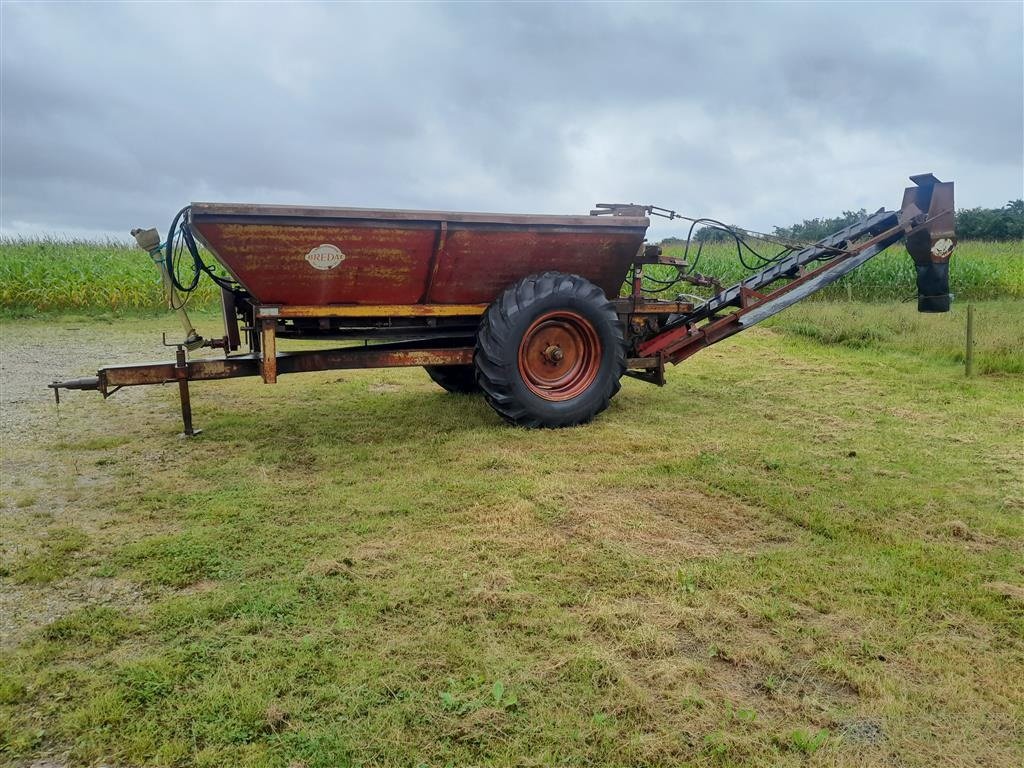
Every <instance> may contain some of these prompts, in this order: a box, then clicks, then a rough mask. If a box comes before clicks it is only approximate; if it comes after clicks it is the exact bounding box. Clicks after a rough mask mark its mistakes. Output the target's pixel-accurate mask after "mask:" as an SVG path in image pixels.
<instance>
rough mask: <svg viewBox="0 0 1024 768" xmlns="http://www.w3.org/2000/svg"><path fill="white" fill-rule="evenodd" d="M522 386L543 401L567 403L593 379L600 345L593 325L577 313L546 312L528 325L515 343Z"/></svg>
mask: <svg viewBox="0 0 1024 768" xmlns="http://www.w3.org/2000/svg"><path fill="white" fill-rule="evenodd" d="M518 364H519V373H520V375H521V376H522V379H523V383H524V384H526V386H527V387H528V388H529V389H530V391H531V392H533V393H534V394H535V395H537V396H538V397H542V398H544V399H545V400H554V401H561V400H571V399H572V398H574V397H577V396H578V395H579V394H580V393H582V392H584V391H585V390H586V389H587V388H588V387H589V386H590V385H591V384H593V383H594V380H595V379H596V378H597V372H598V370H599V369H600V367H601V342H600V340H599V339H598V336H597V330H596V329H595V328H594V326H593V324H592V323H591V322H590V321H589V320H587V319H586V318H585V317H583V316H582V315H580V314H579V313H577V312H569V311H563V310H558V311H554V312H547V313H545V314H543V315H541V316H540V317H538V318H537V319H536V320H534V321H533V323H532V324H531V325H530V327H529V328H527V329H526V332H525V333H524V334H523V338H522V340H521V341H520V343H519V354H518Z"/></svg>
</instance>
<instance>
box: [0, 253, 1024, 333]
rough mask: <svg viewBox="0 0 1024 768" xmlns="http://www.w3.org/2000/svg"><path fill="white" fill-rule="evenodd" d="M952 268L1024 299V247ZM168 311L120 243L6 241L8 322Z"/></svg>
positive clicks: (729, 277)
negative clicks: (63, 314) (77, 313)
mask: <svg viewBox="0 0 1024 768" xmlns="http://www.w3.org/2000/svg"><path fill="white" fill-rule="evenodd" d="M667 252H668V253H669V254H670V255H674V256H681V255H682V248H681V247H680V246H673V247H670V248H668V249H667ZM767 252H768V251H767V250H766V253H767ZM208 260H210V259H208ZM692 260H693V254H691V261H692ZM211 261H212V260H211ZM951 264H952V266H951V268H950V274H951V277H950V283H951V286H952V290H953V292H954V293H955V294H956V295H957V297H958V298H959V299H960V300H966V299H975V300H976V299H993V298H1024V243H1019V242H1008V243H994V242H993V243H988V242H966V243H961V244H960V245H959V247H958V249H957V251H956V253H955V256H954V258H953V261H952V262H951ZM697 270H698V271H700V272H705V273H708V274H712V275H717V276H719V277H721V278H722V279H723V281H724V282H725V283H726V284H730V283H733V282H736V281H738V280H739V279H741V278H742V277H744V276H746V275H747V274H748V273H747V272H746V271H745V270H744V269H743V268H742V266H741V265H740V263H739V261H738V260H737V258H736V252H735V249H734V248H732V247H730V246H728V245H724V244H711V245H708V246H707V247H705V249H704V253H703V255H702V256H701V259H700V262H699V264H698V265H697ZM677 290H690V289H689V288H686V287H685V286H684V287H683V288H682V289H677ZM693 292H695V293H700V291H697V290H694V291H693ZM704 293H705V294H706V293H707V292H706V291H704ZM819 295H820V296H823V297H825V298H844V299H845V298H852V299H856V300H862V301H886V300H891V299H904V298H906V297H908V296H912V295H916V287H915V281H914V270H913V264H912V262H911V260H910V257H909V256H908V255H907V254H906V251H905V249H904V248H903V247H902V246H899V247H896V248H891V249H890V250H889V251H886V252H885V253H883V254H881V255H880V256H878V257H876V258H875V259H873V260H872V261H871V262H869V263H868V264H867V265H866V266H864V267H862V268H861V269H859V270H857V271H855V272H853V273H852V274H850V275H849V276H847V277H846V278H844V279H843V280H842V281H840V282H839V283H837V284H836V285H833V286H830V287H829V288H827V289H826V290H825V291H823V292H822V293H821V294H819ZM218 297H219V292H218V291H217V289H216V287H215V286H214V285H213V284H212V283H211V282H210V281H209V280H208V279H205V278H204V279H203V280H202V282H201V283H200V288H199V289H198V290H197V291H196V293H195V294H194V295H193V297H192V299H191V302H192V306H194V307H196V308H200V307H206V306H210V305H211V304H212V303H213V302H215V301H216V300H217V299H218ZM161 307H163V294H162V289H161V285H160V280H159V277H158V274H157V271H156V270H155V269H154V268H153V265H152V264H151V263H150V260H149V258H148V257H147V256H146V254H144V253H143V252H142V251H140V250H138V249H137V248H133V247H129V246H128V245H125V244H122V243H116V242H110V243H102V244H101V243H90V242H79V241H67V242H64V241H60V240H15V239H9V238H8V239H3V240H0V311H3V312H5V313H6V314H8V315H12V314H13V315H31V314H34V313H38V312H59V311H72V310H89V311H114V312H124V311H132V310H156V309H160V308H161Z"/></svg>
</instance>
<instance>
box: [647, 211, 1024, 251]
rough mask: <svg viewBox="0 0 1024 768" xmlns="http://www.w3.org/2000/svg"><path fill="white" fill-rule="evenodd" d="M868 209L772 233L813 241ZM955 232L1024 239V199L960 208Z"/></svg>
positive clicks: (706, 233) (712, 238)
mask: <svg viewBox="0 0 1024 768" xmlns="http://www.w3.org/2000/svg"><path fill="white" fill-rule="evenodd" d="M867 215H868V212H867V211H866V210H864V209H863V208H861V209H860V210H859V211H843V213H842V214H841V215H839V216H834V217H832V218H825V219H804V220H803V221H802V222H801V223H799V224H793V225H791V226H788V227H775V228H774V230H773V234H774V235H775V236H776V237H782V238H786V239H789V240H797V241H800V242H810V243H813V242H815V241H817V240H821V239H822V238H823V237H827V236H828V235H831V234H832V233H833V232H836V231H838V230H840V229H842V228H843V227H846V226H849V225H850V224H853V223H855V222H858V221H860V220H861V219H863V218H865V217H867ZM956 234H957V237H958V238H959V239H961V240H988V241H993V240H999V241H1005V240H1022V239H1024V200H1011V201H1010V202H1008V203H1007V204H1006V205H1004V206H1003V207H1002V208H961V209H960V210H959V211H957V212H956ZM694 237H695V239H697V240H698V241H701V242H712V243H713V242H720V241H723V240H728V239H729V237H730V236H729V234H728V233H726V232H723V231H722V230H720V229H713V228H711V227H704V228H702V229H699V230H697V232H696V233H695V234H694ZM682 242H683V241H682V240H680V239H679V238H675V237H671V238H668V239H667V240H664V241H663V245H676V244H679V243H682Z"/></svg>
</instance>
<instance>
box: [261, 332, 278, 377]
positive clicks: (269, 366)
mask: <svg viewBox="0 0 1024 768" xmlns="http://www.w3.org/2000/svg"><path fill="white" fill-rule="evenodd" d="M260 336H261V340H260V351H261V358H262V365H261V369H262V370H261V373H262V374H263V381H264V383H266V384H275V383H276V382H277V320H275V319H273V318H270V319H264V320H261V321H260Z"/></svg>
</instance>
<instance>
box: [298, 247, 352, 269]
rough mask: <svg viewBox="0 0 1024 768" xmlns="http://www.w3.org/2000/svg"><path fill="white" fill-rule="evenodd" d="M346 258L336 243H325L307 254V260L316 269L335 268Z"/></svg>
mask: <svg viewBox="0 0 1024 768" xmlns="http://www.w3.org/2000/svg"><path fill="white" fill-rule="evenodd" d="M344 260H345V254H344V253H342V252H341V249H340V248H338V246H336V245H330V244H328V243H323V244H322V245H318V246H317V247H316V248H314V249H313V250H311V251H310V252H309V253H307V254H306V261H308V262H309V264H310V266H312V267H315V268H316V269H334V268H335V267H336V266H338V265H339V264H341V262H343V261H344Z"/></svg>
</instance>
